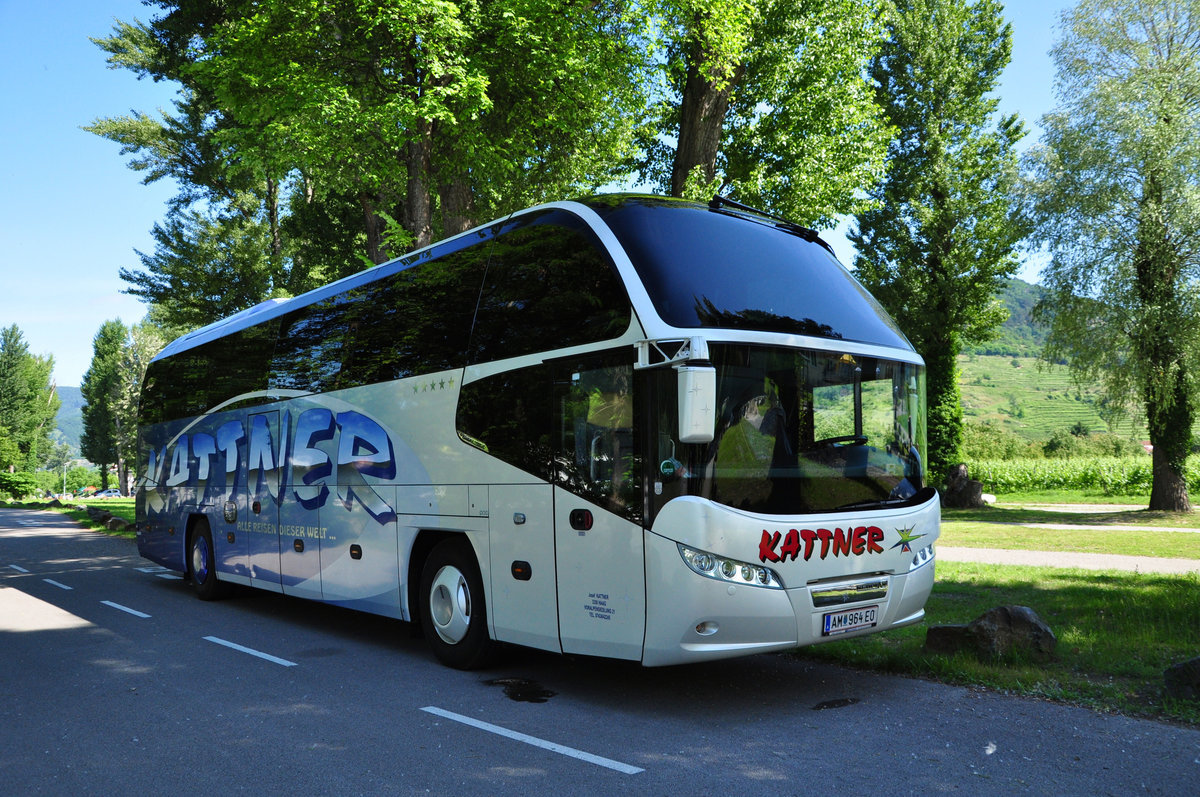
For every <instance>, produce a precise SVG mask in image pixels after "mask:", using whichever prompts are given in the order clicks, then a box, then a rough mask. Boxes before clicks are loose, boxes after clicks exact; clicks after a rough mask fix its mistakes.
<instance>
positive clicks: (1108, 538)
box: [938, 521, 1200, 560]
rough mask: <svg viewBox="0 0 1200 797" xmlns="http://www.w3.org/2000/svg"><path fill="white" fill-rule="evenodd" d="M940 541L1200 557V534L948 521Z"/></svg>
mask: <svg viewBox="0 0 1200 797" xmlns="http://www.w3.org/2000/svg"><path fill="white" fill-rule="evenodd" d="M1050 522H1056V521H1050ZM938 542H939V543H940V544H942V545H951V546H955V547H959V548H1006V549H1010V550H1021V551H1068V552H1072V553H1074V552H1078V553H1101V554H1115V555H1118V556H1155V557H1159V558H1165V559H1198V560H1200V533H1198V534H1181V533H1177V532H1175V533H1173V532H1161V531H1159V532H1156V531H1094V530H1090V529H1071V530H1062V529H1031V528H1026V527H1024V526H998V525H995V524H992V523H966V522H948V523H943V525H942V536H941V538H940V539H939V540H938Z"/></svg>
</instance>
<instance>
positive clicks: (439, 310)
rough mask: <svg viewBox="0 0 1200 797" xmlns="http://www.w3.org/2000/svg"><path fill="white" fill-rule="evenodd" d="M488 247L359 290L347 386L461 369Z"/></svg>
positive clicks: (350, 319)
mask: <svg viewBox="0 0 1200 797" xmlns="http://www.w3.org/2000/svg"><path fill="white" fill-rule="evenodd" d="M487 249H488V247H486V246H476V247H472V248H469V249H464V250H461V251H458V252H454V253H451V254H449V255H446V256H443V257H439V258H438V259H436V260H434V261H433V262H431V263H425V264H423V265H419V266H416V267H413V268H410V269H407V270H405V271H401V272H399V273H398V274H395V275H394V276H392V277H389V278H387V279H384V280H379V281H377V282H373V283H371V284H369V285H365V286H363V287H362V288H359V289H357V290H356V291H355V292H354V293H353V294H352V296H351V297H350V298H351V302H350V305H349V307H348V310H347V318H346V322H347V326H348V331H349V338H348V340H347V344H346V351H345V353H344V354H343V363H342V368H343V381H344V382H346V383H347V385H349V384H372V383H374V382H385V381H388V380H391V379H401V378H403V377H406V376H415V375H417V374H421V373H429V372H433V371H444V370H446V369H449V368H461V367H462V366H463V363H464V359H465V357H466V351H467V341H468V339H469V337H470V332H471V321H472V318H473V317H474V315H475V305H476V303H477V302H478V300H479V286H480V283H481V282H482V280H483V272H484V266H485V262H486V258H487Z"/></svg>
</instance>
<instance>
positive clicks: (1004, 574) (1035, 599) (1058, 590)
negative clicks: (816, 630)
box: [797, 562, 1200, 724]
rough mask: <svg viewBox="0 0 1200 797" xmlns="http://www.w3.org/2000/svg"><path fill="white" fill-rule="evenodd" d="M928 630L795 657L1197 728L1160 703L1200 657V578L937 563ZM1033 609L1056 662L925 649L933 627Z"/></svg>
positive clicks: (1193, 713) (1199, 708)
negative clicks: (1167, 681) (1012, 608)
mask: <svg viewBox="0 0 1200 797" xmlns="http://www.w3.org/2000/svg"><path fill="white" fill-rule="evenodd" d="M937 568H938V571H937V581H936V582H935V584H934V588H933V594H932V595H931V596H930V599H929V602H928V604H927V605H926V613H927V616H926V622H925V624H923V625H917V626H911V627H909V628H902V629H897V630H895V631H888V632H886V633H883V634H876V635H872V636H866V637H859V638H857V639H847V640H841V641H838V642H832V643H828V644H824V645H818V646H814V647H811V648H803V649H801V650H800V651H799V652H798V653H797V655H799V656H802V657H807V658H815V659H824V660H832V661H836V662H839V663H843V664H849V665H852V666H858V667H866V668H870V669H874V670H882V671H886V672H895V673H904V674H908V675H916V676H923V677H930V678H936V679H938V680H941V681H946V682H949V683H956V684H963V685H977V686H985V687H988V688H991V689H997V690H1002V691H1007V692H1013V693H1016V694H1022V695H1028V696H1036V697H1042V698H1048V699H1052V700H1059V701H1063V702H1067V703H1072V704H1076V705H1083V706H1088V707H1091V708H1095V709H1099V710H1102V711H1120V712H1123V713H1127V714H1135V715H1139V716H1149V717H1154V718H1159V719H1169V720H1175V721H1180V722H1187V723H1193V724H1200V702H1198V701H1177V700H1170V699H1168V698H1166V697H1165V696H1164V695H1163V694H1162V684H1163V677H1162V674H1163V670H1165V669H1166V668H1167V667H1169V666H1170V665H1172V664H1176V663H1178V662H1181V661H1185V660H1188V659H1191V658H1194V657H1195V656H1196V652H1197V650H1200V601H1198V600H1197V599H1196V596H1197V594H1200V577H1197V576H1196V575H1195V574H1192V575H1188V576H1160V575H1149V574H1144V573H1143V574H1139V573H1124V572H1111V571H1101V572H1097V571H1084V570H1070V569H1060V568H1042V567H1015V566H1003V565H983V564H970V563H954V562H939V563H938V565H937ZM1001 605H1020V606H1028V607H1030V608H1032V609H1033V610H1034V611H1035V612H1037V614H1038V615H1039V616H1040V617H1041V618H1042V619H1043V620H1044V621H1045V622H1046V623H1047V624H1048V625H1049V626H1050V627H1051V628H1052V629H1053V630H1054V633H1055V635H1056V636H1057V637H1058V648H1057V659H1056V660H1055V661H1053V662H1051V663H1048V664H1037V663H1033V662H1029V661H1023V660H1020V659H1010V660H1007V661H980V660H978V659H976V658H975V657H974V656H972V655H969V654H962V653H960V654H956V655H954V656H946V655H940V654H932V653H928V652H926V651H925V649H924V642H925V633H926V629H927V627H928V626H930V625H947V624H956V623H968V622H970V621H971V620H973V619H975V618H976V617H978V616H979V615H981V614H983V613H984V612H985V611H987V610H988V609H990V608H993V607H995V606H1001Z"/></svg>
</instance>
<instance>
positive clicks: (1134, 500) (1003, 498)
mask: <svg viewBox="0 0 1200 797" xmlns="http://www.w3.org/2000/svg"><path fill="white" fill-rule="evenodd" d="M985 492H986V491H985ZM1024 504H1108V505H1111V506H1122V507H1141V508H1143V509H1144V508H1146V507H1147V506H1149V504H1150V495H1149V493H1147V494H1146V495H1105V494H1104V492H1103V491H1101V490H1038V491H1036V492H1033V491H1029V492H1006V493H1003V494H1002V495H998V496H997V503H996V505H997V506H1021V505H1024Z"/></svg>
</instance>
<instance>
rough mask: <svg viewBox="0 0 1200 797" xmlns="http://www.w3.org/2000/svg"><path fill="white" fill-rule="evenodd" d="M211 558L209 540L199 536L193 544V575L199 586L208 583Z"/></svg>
mask: <svg viewBox="0 0 1200 797" xmlns="http://www.w3.org/2000/svg"><path fill="white" fill-rule="evenodd" d="M209 558H210V556H209V550H208V540H207V539H205V538H204V536H203V535H200V536H197V537H196V539H195V541H193V542H192V574H193V575H194V576H195V579H196V583H197V584H203V583H204V582H206V581H208V568H209Z"/></svg>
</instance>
